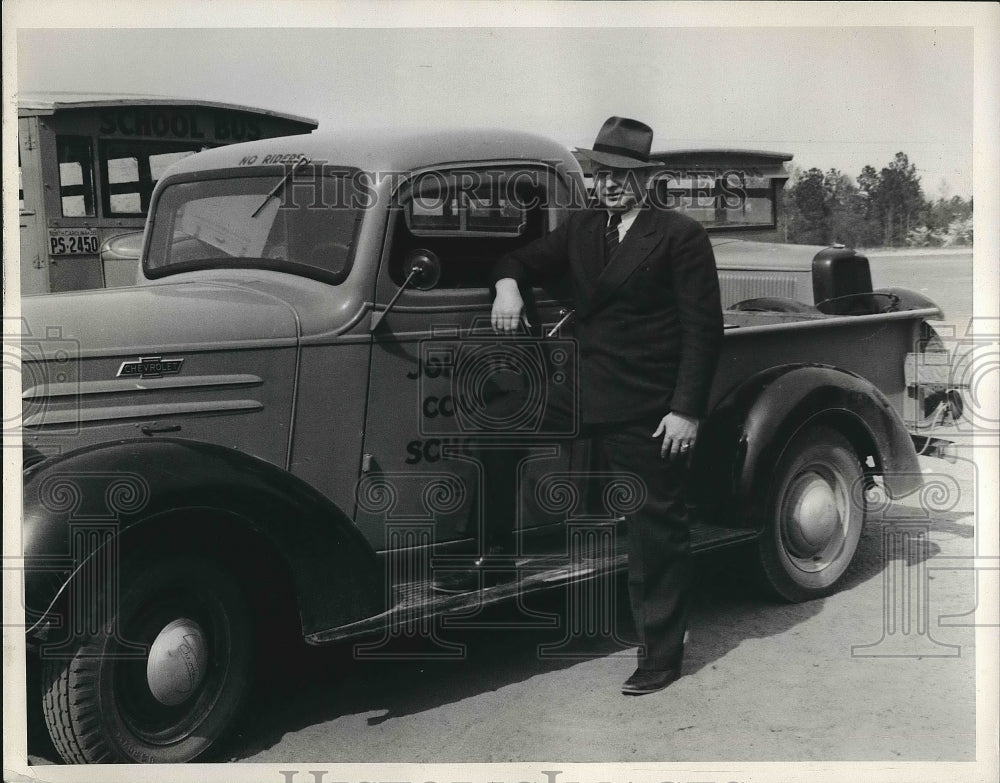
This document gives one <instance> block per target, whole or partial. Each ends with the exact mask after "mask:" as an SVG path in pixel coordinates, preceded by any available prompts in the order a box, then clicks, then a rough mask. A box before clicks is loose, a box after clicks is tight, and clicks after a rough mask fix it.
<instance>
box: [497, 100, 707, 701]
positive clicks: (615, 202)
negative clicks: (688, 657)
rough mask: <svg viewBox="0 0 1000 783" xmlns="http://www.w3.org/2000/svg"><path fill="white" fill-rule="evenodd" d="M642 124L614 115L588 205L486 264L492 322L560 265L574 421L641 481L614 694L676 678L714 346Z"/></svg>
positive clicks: (601, 144)
mask: <svg viewBox="0 0 1000 783" xmlns="http://www.w3.org/2000/svg"><path fill="white" fill-rule="evenodd" d="M652 138H653V131H652V129H651V128H650V127H649V126H647V125H645V124H643V123H641V122H637V121H635V120H630V119H626V118H621V117H611V118H610V119H608V120H607V122H605V123H604V126H603V127H602V128H601V131H600V133H599V134H598V136H597V140H596V142H595V144H594V148H593V149H592V150H580V152H581V153H582V154H584V155H586V156H587V157H588V158H589V159H590V160H591V161H592V163H593V168H594V190H595V197H596V202H597V204H596V206H594V207H592V208H588V209H583V210H577V211H575V212H573V213H572V214H571V215H570V216H569V218H568V219H567V220H566V221H564V222H563V223H562V224H561V225H560V226H559V227H558V228H556V229H555V230H554V231H552V232H551V233H549V234H547V235H546V236H545V237H542V238H540V239H538V240H536V241H535V242H533V243H531V244H529V245H527V246H525V247H524V248H521V249H519V250H517V251H515V252H513V253H510V254H509V255H507V256H504V257H503V258H502V259H500V261H499V262H498V263H497V266H496V268H495V270H494V281H495V286H496V298H495V300H494V303H493V313H492V322H493V327H494V329H495V330H497V331H500V332H511V331H513V330H516V329H517V328H518V327H519V325H520V322H521V320H522V319H524V318H525V315H524V302H523V300H522V298H521V294H520V291H519V284H524V283H530V282H532V281H533V280H536V279H541V278H545V277H553V276H557V275H559V274H568V275H569V277H570V280H571V281H572V289H573V296H574V299H575V302H576V311H575V324H576V337H577V339H578V341H579V349H580V360H581V366H580V373H579V384H580V389H579V396H580V406H581V409H580V421H581V423H582V425H583V427H584V429H585V431H586V433H587V434H588V435H589V436H590V437H591V438H592V440H593V442H594V444H595V445H596V447H597V448H598V450H599V452H600V454H601V456H602V457H603V460H604V465H605V467H607V468H608V469H609V470H610V471H612V472H624V473H631V474H634V475H636V476H638V477H639V478H640V479H641V480H642V481H643V482H644V484H645V490H646V497H645V502H644V503H643V504H642V506H641V507H640V508H639V509H638V510H637V511H636V512H635V513H634V514H633V515H632V516H631V517H630V518H629V521H628V536H629V579H628V584H629V596H630V600H631V605H632V612H633V617H634V620H635V625H636V629H637V631H638V633H639V635H640V647H639V665H638V668H637V669H636V671H635V673H634V674H633V675H632V676H631V677H630V678H629V679H628V680H627V681H626V682H625V684H624V685H623V687H622V692H623V693H626V694H632V695H639V694H644V693H652V692H654V691H657V690H660V689H661V688H665V687H666V686H667V685H669V684H670V683H671V682H673V681H674V680H676V679H677V677H679V676H680V668H681V658H682V655H683V644H684V633H685V629H686V626H687V615H688V607H689V604H690V581H691V575H690V570H691V564H690V552H689V549H690V529H689V521H688V510H687V503H686V499H685V494H684V480H685V466H686V464H687V455H688V452H689V450H690V449H692V448H693V447H694V444H695V441H696V439H697V437H698V427H699V421H700V419H701V418H702V417H704V415H705V413H706V407H707V402H708V393H709V387H710V385H711V381H712V376H713V374H714V371H715V366H716V363H717V361H718V357H719V352H720V349H721V344H722V333H723V326H722V307H721V303H720V299H719V282H718V275H717V272H716V268H715V257H714V255H713V253H712V246H711V244H710V242H709V239H708V236H707V234H706V233H705V230H704V228H702V226H701V225H700V224H699V223H697V222H696V221H694V220H692V219H691V218H689V217H687V216H685V215H683V214H682V213H679V212H675V211H669V210H665V209H661V208H658V207H656V206H654V205H653V204H650V203H648V202H649V199H648V198H647V197H646V196H647V192H646V188H645V179H646V174H648V172H649V169H650V167H651V166H655V165H656V164H655V162H653V161H650V159H649V151H650V148H651V144H652Z"/></svg>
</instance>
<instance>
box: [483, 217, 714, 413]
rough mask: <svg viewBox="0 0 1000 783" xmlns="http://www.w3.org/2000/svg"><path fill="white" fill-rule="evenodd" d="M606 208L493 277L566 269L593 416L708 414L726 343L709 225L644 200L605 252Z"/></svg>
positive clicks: (510, 260)
mask: <svg viewBox="0 0 1000 783" xmlns="http://www.w3.org/2000/svg"><path fill="white" fill-rule="evenodd" d="M607 215H608V213H607V211H606V210H604V209H586V210H579V211H576V212H574V213H572V214H571V215H570V217H569V218H568V219H567V220H565V221H564V222H563V223H562V224H561V225H560V226H559V227H558V228H556V229H555V230H554V231H552V232H551V233H549V234H548V235H547V236H545V237H543V238H541V239H538V240H536V241H535V242H533V243H531V244H529V245H527V246H525V247H523V248H521V249H519V250H516V251H514V252H512V253H510V254H508V255H506V256H504V257H503V258H501V259H500V261H499V262H498V263H497V265H496V267H495V268H494V274H493V278H494V282H495V281H497V280H501V279H503V278H508V277H509V278H513V279H515V280H517V281H518V282H519V283H522V282H525V283H529V282H542V281H544V280H545V279H547V278H553V277H558V276H559V275H561V274H566V273H568V274H569V276H570V279H571V281H572V289H573V295H574V298H575V302H576V314H575V320H576V334H577V338H578V340H579V347H580V358H581V370H580V387H581V388H580V403H581V418H582V421H583V422H584V423H585V424H589V423H605V422H607V423H610V422H616V421H637V420H641V419H647V420H653V419H656V420H658V419H659V418H660V417H662V416H664V415H665V414H666V413H668V412H670V411H676V412H678V413H682V414H686V415H689V416H693V417H696V418H701V417H703V416H704V415H705V413H706V408H707V404H708V394H709V387H710V385H711V381H712V376H713V374H714V371H715V366H716V364H717V362H718V357H719V352H720V350H721V346H722V334H723V325H722V307H721V302H720V297H719V279H718V273H717V272H716V268H715V257H714V255H713V253H712V246H711V243H710V242H709V239H708V235H707V234H706V233H705V230H704V228H702V226H701V225H700V224H699V223H698V222H696V221H695V220H693V219H691V218H690V217H688V216H686V215H684V214H682V213H679V212H674V211H669V210H663V209H657V208H654V207H651V206H643V207H642V208H641V209H640V211H639V214H638V215H637V217H636V219H635V222H634V223H633V224H632V226H631V228H630V229H629V230H628V232H627V233H626V234H625V238H624V240H622V242H621V244H620V245H619V246H618V247H617V248H616V249H615V250H614V252H613V253H612V254H611V257H610V259H609V258H606V252H607V251H606V249H605V240H604V234H605V229H606V224H607Z"/></svg>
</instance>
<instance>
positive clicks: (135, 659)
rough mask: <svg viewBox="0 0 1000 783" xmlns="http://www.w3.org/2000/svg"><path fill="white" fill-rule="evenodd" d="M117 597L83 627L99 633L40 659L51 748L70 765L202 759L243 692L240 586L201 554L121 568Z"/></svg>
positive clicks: (246, 637)
mask: <svg viewBox="0 0 1000 783" xmlns="http://www.w3.org/2000/svg"><path fill="white" fill-rule="evenodd" d="M119 594H120V595H119V599H118V601H114V600H107V601H103V602H102V605H103V606H105V607H107V608H106V610H100V613H101V619H100V621H99V622H87V623H86V624H85V625H86V626H88V627H89V626H92V625H94V626H99V627H98V628H96V630H92V631H91V633H89V634H87V635H81V636H80V638H79V639H73V640H72V642H71V644H70V645H68V646H67V647H66V648H65V649H63V650H60V651H55V657H52V658H51V659H49V660H44V661H43V683H44V699H43V709H44V713H45V719H46V723H47V724H48V728H49V733H50V734H51V736H52V741H53V743H54V745H55V747H56V749H57V750H58V751H59V754H60V755H61V756H62V757H63V759H64V760H65V761H66V762H68V763H108V762H146V763H178V762H185V761H192V760H194V759H197V758H199V757H201V756H204V755H205V754H206V753H207V752H208V750H209V749H210V748H211V747H212V746H213V745H215V744H216V742H217V741H218V740H219V739H220V738H221V737H222V735H223V734H224V732H225V731H226V729H227V728H229V726H230V725H231V724H232V722H233V720H234V718H235V716H236V713H237V712H238V710H239V708H240V706H241V704H242V702H243V699H244V697H245V695H246V692H247V690H248V687H249V680H250V668H251V659H252V653H251V649H252V638H251V627H250V620H249V614H248V611H247V608H246V605H245V603H244V601H243V598H242V594H241V591H240V589H239V586H238V584H237V583H236V580H235V579H234V578H233V577H232V575H231V574H230V573H229V572H228V571H226V570H225V569H224V568H222V567H221V566H220V565H219V564H218V563H216V562H214V561H212V560H209V559H207V558H204V559H203V558H196V557H169V558H166V559H164V560H162V561H152V562H147V563H146V564H145V566H139V567H132V568H129V569H126V570H125V572H124V573H123V574H122V576H121V587H120V591H119ZM91 611H94V610H91ZM50 652H52V651H50Z"/></svg>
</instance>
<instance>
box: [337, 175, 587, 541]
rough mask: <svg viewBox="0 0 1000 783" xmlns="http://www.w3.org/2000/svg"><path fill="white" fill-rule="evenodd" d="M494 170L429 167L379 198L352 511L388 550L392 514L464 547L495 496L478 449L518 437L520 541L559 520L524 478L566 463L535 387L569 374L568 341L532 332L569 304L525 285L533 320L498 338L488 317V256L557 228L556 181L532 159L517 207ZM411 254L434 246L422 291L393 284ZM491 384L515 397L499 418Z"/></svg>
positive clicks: (568, 449)
mask: <svg viewBox="0 0 1000 783" xmlns="http://www.w3.org/2000/svg"><path fill="white" fill-rule="evenodd" d="M497 169H498V167H491V169H490V172H489V173H490V175H491V177H492V178H493V179H492V180H482V179H476V180H475V183H474V184H473V183H472V182H471V180H470V175H469V174H468V172H467V170H463V172H461V173H460V172H456V171H437V172H435V176H434V177H433V178H428V181H430V182H431V184H430V185H424V184H421V183H420V182H419V181H415V180H411V181H410V183H409V186H404V187H403V188H402V189H401V190H400V191H399V192H398V194H397V203H394V205H393V209H392V210H390V225H389V226H388V231H387V241H386V245H385V248H384V252H383V257H382V259H381V264H380V269H379V274H378V280H377V285H376V292H375V310H376V317H377V318H378V319H379V323H378V325H377V327H375V328H374V330H373V347H372V361H371V365H370V366H371V376H370V382H369V404H368V410H367V414H366V419H365V446H364V451H365V457H364V465H363V474H362V476H361V479H360V482H359V485H358V496H357V501H358V505H357V509H358V512H357V524H358V525H359V527H360V528H361V529H362V531H363V532H364V534H365V536H366V537H367V538H368V539H369V540H370V541H377V540H379V538H384V540H385V541H386V544H385V548H386V549H392V548H395V545H394V544H393V542H392V541H391V538H392V536H393V535H395V534H396V533H394V532H393V531H394V530H397V526H395V525H394V524H393V523H400V524H401V525H402V528H406V526H407V525H411V526H416V527H418V528H420V527H422V529H423V530H424V531H425V533H426V537H425V538H424V539H422V540H423V541H424V543H426V544H430V543H434V544H446V545H447V546H446V549H448V550H454V551H475V549H476V547H477V545H478V543H479V542H480V540H481V537H480V534H481V526H482V525H483V511H484V508H485V507H486V504H487V503H490V502H491V497H492V498H493V500H495V496H492V495H491V493H493V492H497V491H500V490H499V489H498V488H497V487H494V486H491V484H490V477H489V476H487V475H485V472H484V471H483V469H482V461H481V457H480V456H479V455H481V454H482V451H481V449H482V448H491V449H492V448H496V449H511V452H510V453H511V454H514V453H515V451H516V449H520V452H519V455H520V458H521V459H522V460H523V461H522V462H521V464H520V468H519V473H518V483H519V496H518V500H517V509H518V512H517V513H518V518H519V522H518V530H519V531H520V533H521V535H520V536H519V540H520V542H521V545H522V550H521V551H522V553H528V552H529V550H530V548H531V542H532V541H537V540H539V539H540V538H544V537H545V535H546V534H553V533H558V532H559V530H560V529H561V525H562V524H563V522H564V519H565V513H560V512H559V511H553V510H551V509H548V510H547V509H546V508H545V507H544V506H545V504H544V503H539V502H538V500H537V499H536V497H535V495H536V494H537V493H536V492H535V491H534V488H535V487H536V486H537V483H538V481H539V480H540V479H541V478H542V477H544V476H546V475H552V474H556V473H562V474H565V473H566V472H567V471H568V470H569V469H570V464H571V458H572V451H573V446H572V441H571V440H570V439H569V438H567V437H564V436H565V432H560V433H553V434H556V435H558V437H547V433H545V432H542V431H539V424H540V420H541V419H540V417H542V416H543V414H544V404H545V401H544V399H543V400H542V401H541V405H539V404H538V402H539V401H538V397H539V395H541V396H542V397H545V395H547V394H548V393H549V392H550V391H551V390H552V388H553V386H554V385H555V384H572V383H573V381H574V380H575V362H576V348H575V342H574V341H573V340H572V339H571V338H570V337H568V336H564V335H560V334H556V335H553V337H552V338H546V337H544V336H543V335H544V332H543V328H544V326H545V325H548V327H549V329H551V328H552V326H554V325H555V324H556V323H557V322H558V321H559V320H561V319H562V316H563V315H564V314H565V313H566V308H567V307H568V305H567V301H566V299H567V297H566V292H567V291H568V286H566V285H565V284H563V283H556V284H554V285H551V286H548V287H545V288H541V287H538V288H534V289H532V290H530V291H525V292H524V294H525V299H526V303H528V306H529V308H530V309H531V312H530V315H529V320H530V321H531V323H532V324H533V325H534V326H533V329H532V330H531V331H530V332H529V331H526V332H525V333H524V334H522V335H520V336H518V337H513V338H512V337H503V336H498V335H495V334H494V333H493V330H492V328H491V326H490V312H491V309H492V300H493V296H492V290H491V287H490V282H489V281H490V278H489V275H490V272H491V269H492V266H493V264H494V263H495V262H496V260H497V259H498V258H499V257H500V256H501V255H502V254H503V253H505V252H508V251H509V250H511V249H513V248H515V247H518V246H521V245H523V244H526V243H527V242H530V241H531V240H532V239H534V238H536V237H538V236H542V235H543V234H544V232H545V231H547V230H550V229H551V228H552V227H554V226H553V225H552V224H553V221H554V219H555V216H553V215H552V211H551V210H549V209H547V208H546V206H545V198H544V197H545V194H546V193H547V192H548V190H549V189H552V188H554V187H556V185H555V184H554V183H555V182H556V175H555V174H554V173H553V172H551V171H549V170H546V169H544V168H542V167H537V168H536V169H532V172H533V175H534V179H533V180H532V179H531V178H524V181H523V182H521V183H520V184H519V185H518V187H520V188H523V189H524V192H523V193H522V194H521V195H522V196H523V197H524V199H525V203H527V204H531V206H527V207H524V206H518V205H517V204H514V203H512V201H513V199H511V198H510V193H506V184H507V180H506V178H505V177H499V178H498V177H497ZM518 170H519V171H523V170H524V169H523V167H521V168H519V169H518ZM511 171H513V169H511ZM531 181H533V182H534V183H535V184H534V185H532V184H530V182H531ZM484 183H485V184H484ZM539 197H541V200H539ZM532 199H533V200H532ZM419 254H430V255H432V256H434V257H436V259H437V260H438V261H439V263H440V269H441V274H440V279H439V280H438V281H437V283H436V284H435V285H434V287H432V288H430V289H429V290H419V289H417V288H413V287H407V288H405V289H404V290H402V291H400V288H401V286H402V285H403V283H404V281H405V279H406V276H407V274H406V273H407V270H408V269H409V268H410V267H409V259H411V258H413V257H414V255H419ZM397 294H398V298H397V299H396V300H395V301H394V302H393V301H392V300H393V297H396V296H397ZM390 302H391V303H392V305H391V308H389V309H388V310H386V308H387V306H388V305H389V304H390ZM525 391H527V394H524V392H525ZM498 392H502V393H508V394H510V397H509V399H511V400H517V399H524V400H526V402H524V403H523V404H520V403H516V404H515V407H517V405H518V404H520V409H517V410H507V411H505V412H504V413H503V414H502V415H501V417H500V418H497V417H496V414H495V411H493V410H492V409H489V408H487V407H484V406H485V402H484V400H486V399H487V398H489V396H490V395H491V394H496V393H498ZM517 392H522V394H521V396H520V398H519V397H518V394H517ZM574 393H575V392H574V391H573V389H572V388H570V389H569V390H568V394H569V395H570V396H572V395H573V394H574ZM522 409H523V410H522ZM564 429H565V428H564ZM477 448H478V449H479V450H478V451H477ZM402 528H398V529H402ZM428 539H432V540H428ZM411 545H412V543H411Z"/></svg>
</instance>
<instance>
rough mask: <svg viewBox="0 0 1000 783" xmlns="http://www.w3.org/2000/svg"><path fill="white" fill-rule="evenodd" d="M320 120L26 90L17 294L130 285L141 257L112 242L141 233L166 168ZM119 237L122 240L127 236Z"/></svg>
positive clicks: (21, 106) (222, 106) (161, 100)
mask: <svg viewBox="0 0 1000 783" xmlns="http://www.w3.org/2000/svg"><path fill="white" fill-rule="evenodd" d="M317 125H318V123H317V122H316V121H315V120H312V119H309V118H306V117H298V116H294V115H290V114H283V113H278V112H274V111H268V110H264V109H255V108H251V107H246V106H236V105H233V104H228V103H217V102H212V101H201V100H186V99H178V98H165V97H157V96H139V95H121V94H117V95H115V94H84V93H38V94H22V95H21V96H19V100H18V121H17V135H18V163H19V176H20V181H19V186H18V187H19V193H18V200H19V209H20V229H21V237H20V238H21V293H22V294H38V293H54V292H58V291H74V290H80V289H88V288H104V287H116V286H123V285H131V284H133V283H134V282H135V281H136V275H137V272H138V268H137V258H136V257H135V255H134V254H133V253H131V252H129V251H128V247H125V248H122V247H116V246H115V245H114V244H111V243H112V242H113V240H115V238H116V237H119V236H123V235H127V234H135V232H141V231H142V228H143V226H144V224H145V221H146V213H147V211H148V209H149V199H150V195H151V194H152V192H153V186H154V185H155V184H156V181H157V180H158V179H159V177H160V175H161V174H162V173H163V171H164V169H166V167H167V166H169V165H170V164H171V163H173V162H174V161H176V160H179V159H180V158H183V157H186V156H187V155H190V154H193V153H195V152H199V151H200V150H203V149H206V148H210V147H217V146H221V145H224V144H232V143H235V142H243V141H255V140H257V139H264V138H270V137H272V136H288V135H296V134H303V133H309V132H311V131H312V130H314V129H315V128H316V127H317ZM138 241H139V240H138V237H135V238H134V240H133V243H134V244H136V245H138ZM122 242H124V243H126V244H128V240H127V238H123V239H122V240H120V242H119V245H120V244H121V243H122ZM123 250H124V252H123Z"/></svg>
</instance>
